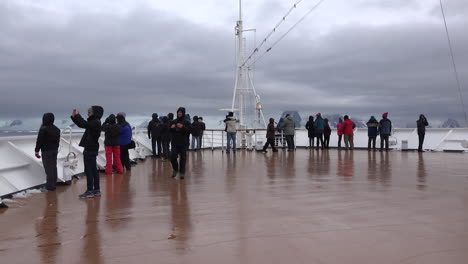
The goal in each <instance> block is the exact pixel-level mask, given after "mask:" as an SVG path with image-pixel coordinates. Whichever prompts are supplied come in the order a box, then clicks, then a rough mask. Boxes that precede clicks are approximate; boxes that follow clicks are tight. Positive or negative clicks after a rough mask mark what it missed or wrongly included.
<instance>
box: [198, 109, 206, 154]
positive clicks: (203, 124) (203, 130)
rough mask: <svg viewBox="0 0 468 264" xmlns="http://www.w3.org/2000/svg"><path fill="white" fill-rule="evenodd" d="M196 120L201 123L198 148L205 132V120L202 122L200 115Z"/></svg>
mask: <svg viewBox="0 0 468 264" xmlns="http://www.w3.org/2000/svg"><path fill="white" fill-rule="evenodd" d="M198 122H200V125H201V133H200V149H201V148H202V147H203V134H204V133H205V130H206V125H205V122H203V117H201V116H199V117H198Z"/></svg>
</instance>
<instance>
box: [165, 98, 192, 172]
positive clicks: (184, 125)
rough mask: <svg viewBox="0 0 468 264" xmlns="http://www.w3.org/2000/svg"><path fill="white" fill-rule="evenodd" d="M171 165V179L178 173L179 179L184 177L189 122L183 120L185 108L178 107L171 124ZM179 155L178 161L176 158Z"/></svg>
mask: <svg viewBox="0 0 468 264" xmlns="http://www.w3.org/2000/svg"><path fill="white" fill-rule="evenodd" d="M170 131H171V136H172V139H171V143H172V150H171V163H172V169H173V173H172V177H173V178H175V177H176V176H177V173H179V172H180V178H181V179H184V177H185V161H186V159H187V136H188V135H190V122H189V121H188V120H187V119H186V118H185V108H184V107H179V109H177V118H176V119H175V120H174V121H172V122H171V125H170ZM179 155H180V161H179V163H178V162H177V158H178V156H179Z"/></svg>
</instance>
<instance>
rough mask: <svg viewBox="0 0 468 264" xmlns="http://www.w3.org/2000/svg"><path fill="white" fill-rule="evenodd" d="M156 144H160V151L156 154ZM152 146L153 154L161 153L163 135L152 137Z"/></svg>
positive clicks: (158, 154)
mask: <svg viewBox="0 0 468 264" xmlns="http://www.w3.org/2000/svg"><path fill="white" fill-rule="evenodd" d="M156 146H158V153H157V154H156ZM151 147H152V148H153V156H156V155H157V156H160V155H161V149H162V146H161V137H152V138H151Z"/></svg>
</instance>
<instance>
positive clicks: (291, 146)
mask: <svg viewBox="0 0 468 264" xmlns="http://www.w3.org/2000/svg"><path fill="white" fill-rule="evenodd" d="M285 137H286V143H287V144H288V149H294V135H286V136H285Z"/></svg>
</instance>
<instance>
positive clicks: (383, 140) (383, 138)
mask: <svg viewBox="0 0 468 264" xmlns="http://www.w3.org/2000/svg"><path fill="white" fill-rule="evenodd" d="M389 137H390V135H380V150H383V148H384V143H385V150H388V138H389Z"/></svg>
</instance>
